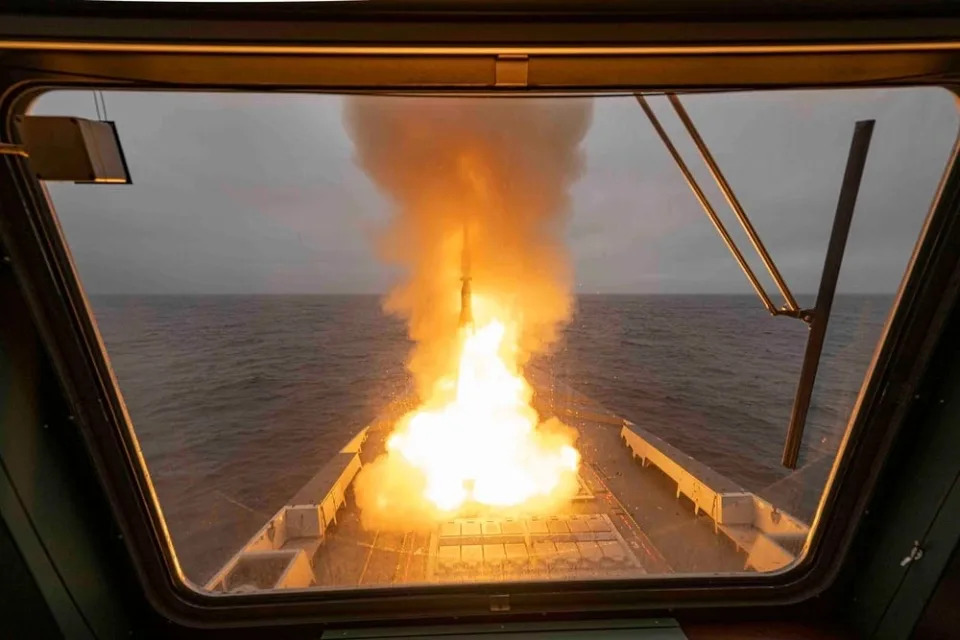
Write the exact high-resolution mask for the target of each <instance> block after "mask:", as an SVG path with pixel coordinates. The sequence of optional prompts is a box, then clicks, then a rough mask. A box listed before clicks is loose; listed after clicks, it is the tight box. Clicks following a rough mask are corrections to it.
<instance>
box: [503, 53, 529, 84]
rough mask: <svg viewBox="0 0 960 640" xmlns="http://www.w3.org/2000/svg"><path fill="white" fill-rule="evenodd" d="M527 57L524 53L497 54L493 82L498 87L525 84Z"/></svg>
mask: <svg viewBox="0 0 960 640" xmlns="http://www.w3.org/2000/svg"><path fill="white" fill-rule="evenodd" d="M529 62H530V60H529V58H528V57H527V56H525V55H508V54H504V55H499V56H497V62H496V78H495V83H496V86H498V87H525V86H527V71H528V66H529Z"/></svg>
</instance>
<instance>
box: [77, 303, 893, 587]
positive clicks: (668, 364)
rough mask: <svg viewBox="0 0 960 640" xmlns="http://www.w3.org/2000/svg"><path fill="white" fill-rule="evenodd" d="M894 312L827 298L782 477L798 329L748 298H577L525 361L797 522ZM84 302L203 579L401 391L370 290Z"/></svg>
mask: <svg viewBox="0 0 960 640" xmlns="http://www.w3.org/2000/svg"><path fill="white" fill-rule="evenodd" d="M802 302H806V303H808V304H809V303H810V302H811V301H810V300H807V301H802ZM891 302H892V297H891V296H840V297H838V299H837V301H836V302H835V304H834V310H833V314H832V317H831V320H830V329H829V331H828V334H827V344H826V346H825V349H824V354H823V358H822V360H821V365H820V370H819V375H818V380H817V386H816V388H815V393H814V401H813V406H812V410H811V413H810V417H809V420H808V425H807V430H806V435H805V440H804V448H803V451H802V455H801V469H800V470H798V471H797V472H794V473H788V472H787V470H785V469H783V468H782V467H780V464H779V459H780V452H781V449H782V446H783V439H784V435H785V431H786V425H787V422H788V419H789V414H790V408H791V405H792V402H793V395H794V392H795V390H796V382H797V377H798V375H799V371H800V364H801V359H802V356H803V349H804V345H805V341H806V336H807V333H808V330H807V328H806V326H805V325H804V324H803V323H801V322H798V321H796V320H793V319H789V318H772V317H770V316H769V315H768V314H767V313H766V312H765V311H764V310H763V308H762V307H761V306H760V304H759V302H758V301H757V300H756V299H755V298H753V297H750V296H600V295H597V296H581V297H579V298H578V300H577V305H576V309H577V310H576V314H575V315H574V317H573V318H572V319H571V321H570V323H569V324H568V325H567V326H566V328H565V331H564V334H563V338H562V340H561V341H560V342H559V343H558V344H557V345H556V348H555V349H554V351H553V352H552V353H550V354H548V355H545V356H542V357H539V358H537V360H536V361H534V362H533V363H531V366H534V367H536V368H537V369H538V370H539V371H543V372H545V373H546V374H547V375H549V376H551V377H552V378H553V379H554V380H555V381H557V382H561V383H563V384H565V385H569V386H570V387H572V388H574V389H575V390H577V391H579V392H581V393H583V394H586V395H587V396H590V397H591V398H592V399H594V400H595V401H597V402H599V403H601V404H602V405H604V406H605V407H606V408H607V409H609V410H610V411H613V412H615V413H617V414H618V415H621V416H623V417H624V418H627V419H629V420H631V421H633V422H635V423H637V424H639V425H642V426H643V427H645V428H647V429H649V430H651V431H653V432H654V433H656V434H657V435H659V436H661V437H663V438H664V439H666V440H667V441H669V442H671V443H672V444H674V445H675V446H677V447H679V448H680V449H681V450H683V451H685V452H686V453H688V454H690V455H692V456H693V457H695V458H697V459H698V460H700V461H701V462H704V463H706V464H708V465H709V466H711V467H713V468H714V469H715V470H717V471H718V472H720V473H722V474H724V475H726V476H728V477H729V478H731V479H733V480H735V481H736V482H738V483H740V484H741V485H742V486H744V487H745V488H746V489H748V490H750V491H755V492H757V493H759V494H761V495H764V496H766V497H768V498H769V499H771V500H773V501H774V502H775V503H776V504H777V505H778V506H781V507H782V508H784V509H785V510H787V511H789V512H791V513H794V514H795V515H798V516H800V517H804V518H809V517H810V516H811V515H812V513H813V511H814V509H815V508H816V503H817V500H818V499H819V496H820V494H821V491H822V488H823V485H824V481H825V478H826V474H827V472H828V470H829V466H830V464H831V462H832V460H833V457H834V456H835V454H836V451H837V447H838V446H839V443H840V439H841V437H842V435H843V432H844V430H845V428H846V424H847V420H848V418H849V414H850V410H851V408H852V407H853V404H854V401H855V399H856V396H857V393H858V391H859V389H860V386H861V384H862V382H863V378H864V374H865V372H866V370H867V368H868V366H869V362H870V359H871V356H872V355H873V352H874V349H875V347H876V345H877V340H878V338H879V337H880V335H881V332H882V328H883V323H884V321H885V319H886V315H887V313H888V312H889V309H890V305H891ZM92 303H93V307H94V311H95V315H96V317H97V321H98V324H99V327H100V331H101V333H102V335H103V338H104V341H105V343H106V346H107V351H108V353H109V356H110V360H111V363H112V365H113V367H114V370H115V372H116V375H117V379H118V382H119V385H120V389H121V392H122V393H123V397H124V399H125V401H126V403H127V406H128V409H129V412H130V415H131V419H132V420H133V423H134V428H135V431H136V433H137V435H138V437H139V439H140V443H141V446H142V448H143V452H144V455H145V457H146V460H147V465H148V468H149V471H150V473H151V476H152V478H153V481H154V484H155V486H156V489H157V493H158V496H159V499H160V504H161V507H162V509H163V512H164V516H165V518H166V521H167V524H168V526H169V528H170V531H171V535H172V537H173V541H174V546H175V548H176V550H177V554H178V556H179V558H180V562H181V564H182V566H183V568H184V571H185V572H186V574H187V576H188V577H190V578H191V579H193V580H194V581H195V582H198V583H201V584H202V583H203V582H205V581H206V579H207V578H208V577H209V576H210V575H211V574H212V573H213V572H214V571H216V570H217V569H218V568H219V567H220V566H221V565H222V564H223V563H224V562H225V561H226V560H227V559H228V558H229V557H230V556H231V555H232V554H233V553H235V552H236V550H237V549H238V548H239V547H240V546H241V545H242V544H243V543H244V542H245V541H246V540H247V539H248V538H249V537H250V536H251V535H252V534H253V533H254V532H255V531H256V530H257V529H259V528H260V527H261V526H262V525H263V523H264V522H265V521H266V520H267V519H268V518H269V517H271V516H272V515H273V513H275V512H276V510H277V509H279V508H280V506H282V505H283V504H284V502H285V501H286V499H287V498H289V497H290V496H291V495H293V494H294V493H295V492H296V491H297V490H298V489H299V488H300V487H301V486H302V485H303V484H304V483H305V482H306V481H307V480H308V479H309V478H310V477H311V476H312V475H313V474H314V473H315V472H316V470H317V469H318V468H319V467H320V466H321V465H322V464H324V463H325V462H326V461H327V460H328V459H329V457H330V456H331V455H332V454H333V453H335V452H336V451H337V450H338V449H339V448H340V447H341V446H342V445H343V444H344V442H345V441H346V440H347V439H348V438H349V437H350V436H352V435H353V434H354V433H355V432H356V431H357V430H359V429H360V428H361V427H363V426H364V425H365V424H367V423H368V422H370V421H371V420H372V419H373V418H374V417H375V416H376V415H377V414H378V413H379V412H380V410H382V409H383V408H384V407H385V406H386V405H387V403H388V402H389V401H390V400H391V399H394V398H398V397H402V396H404V395H406V394H407V393H409V392H410V389H411V386H410V382H409V379H408V375H407V373H406V371H405V369H404V361H405V358H406V356H407V353H408V350H409V348H410V343H409V342H408V341H407V339H406V332H405V328H404V326H403V324H402V322H400V321H399V320H397V319H395V318H391V317H389V316H386V315H384V314H383V313H382V312H381V309H380V301H379V299H378V298H377V297H375V296H95V297H94V298H93V299H92Z"/></svg>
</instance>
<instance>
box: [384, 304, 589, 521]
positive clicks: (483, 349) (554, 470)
mask: <svg viewBox="0 0 960 640" xmlns="http://www.w3.org/2000/svg"><path fill="white" fill-rule="evenodd" d="M509 333H514V334H515V332H509ZM506 341H508V331H507V328H506V326H505V325H504V323H503V322H502V321H500V320H496V319H494V320H491V321H489V322H488V323H487V324H485V325H483V326H482V327H480V328H479V329H477V330H476V332H472V333H471V332H469V331H468V330H463V339H462V344H461V352H460V361H459V367H458V371H457V375H456V379H455V380H452V379H451V378H449V377H446V378H443V379H441V380H440V382H439V383H438V386H439V391H440V392H441V393H442V392H443V390H444V389H448V388H449V387H450V386H451V385H453V386H454V387H455V391H454V397H453V399H452V401H450V402H447V403H444V404H442V405H441V406H439V407H436V408H424V409H420V410H417V411H414V412H413V413H411V414H408V415H407V416H405V417H404V418H403V419H402V420H401V421H400V423H399V426H398V428H397V430H396V431H395V432H394V434H393V435H392V436H390V438H389V440H388V441H387V450H388V451H390V452H391V453H398V454H400V455H402V456H403V457H404V458H405V459H406V461H407V462H409V463H410V464H411V465H413V466H414V467H416V468H417V469H419V470H420V471H421V472H423V474H424V476H425V481H426V482H425V488H424V495H425V497H426V498H427V499H428V500H429V501H430V502H432V503H433V504H434V505H435V506H436V507H437V508H438V509H440V510H442V511H454V510H457V509H459V508H460V507H462V506H463V505H464V504H467V503H471V502H472V503H477V504H480V505H487V506H492V507H513V506H518V505H522V504H524V503H525V502H528V501H530V500H532V499H536V498H544V497H549V496H550V495H551V494H552V493H554V492H555V491H558V490H563V489H564V488H567V487H571V486H576V485H575V478H576V473H577V467H578V465H579V462H580V455H579V454H578V453H577V450H576V449H574V448H573V447H572V446H571V445H570V443H569V442H568V441H567V439H566V438H563V437H556V436H555V434H551V433H549V432H543V433H541V432H540V431H539V430H538V429H537V426H538V423H539V417H538V415H537V412H536V411H535V410H534V409H533V408H532V407H531V406H530V400H531V397H532V390H531V388H530V385H529V384H527V382H526V380H524V379H523V377H521V376H520V375H518V374H517V373H516V371H515V369H516V365H515V363H513V362H510V358H509V354H510V353H511V352H515V351H516V350H515V348H511V346H512V345H509V344H505V342H506ZM427 404H428V406H429V405H430V403H429V402H428V403H427Z"/></svg>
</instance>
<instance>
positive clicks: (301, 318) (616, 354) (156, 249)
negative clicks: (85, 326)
mask: <svg viewBox="0 0 960 640" xmlns="http://www.w3.org/2000/svg"><path fill="white" fill-rule="evenodd" d="M95 104H96V110H95V109H94V105H95ZM32 114H33V115H69V116H76V117H81V118H88V119H93V120H96V119H104V118H106V119H108V120H110V121H112V122H114V123H115V126H116V130H117V132H118V134H119V138H120V140H121V142H122V145H123V149H124V154H125V159H126V163H127V166H128V168H129V173H130V176H131V177H132V184H130V185H89V184H64V183H50V184H49V185H48V189H49V191H50V195H51V197H52V201H53V203H54V204H55V206H56V209H57V211H58V216H59V223H60V224H61V226H62V228H63V232H64V235H65V238H66V241H67V243H68V245H69V247H70V249H71V252H72V256H73V259H74V261H75V264H76V268H77V272H78V274H79V277H80V280H81V281H82V285H83V287H84V290H85V293H86V295H87V297H88V300H89V304H90V308H91V309H92V311H93V315H94V317H95V320H96V323H97V326H98V328H99V332H100V334H101V336H102V338H103V342H104V344H105V348H106V351H107V354H108V356H109V361H110V363H111V366H112V368H113V370H114V373H115V376H116V380H117V383H118V389H119V392H120V393H121V394H122V398H123V400H124V402H125V404H126V407H127V409H128V412H129V418H130V420H131V422H132V426H133V430H134V432H135V434H136V437H137V438H138V440H139V443H140V446H141V448H142V452H143V456H144V459H145V462H146V466H147V470H148V473H149V477H150V478H151V481H152V483H153V485H154V488H155V491H156V495H157V498H158V500H157V502H158V508H159V510H160V513H161V514H162V518H163V521H164V522H165V524H166V527H167V529H168V530H169V533H170V538H171V540H172V553H174V554H175V556H176V558H177V560H178V563H179V566H180V567H181V569H182V571H183V574H184V577H185V579H186V580H187V581H188V583H189V584H191V585H192V586H194V587H195V588H197V589H200V590H204V591H207V592H210V593H215V594H248V593H254V594H256V593H260V592H262V591H265V590H286V591H296V590H303V589H306V590H311V589H327V590H328V589H352V588H356V587H373V586H387V585H453V584H458V583H464V582H474V581H483V582H490V581H498V582H499V581H503V582H509V581H534V582H539V581H547V580H551V581H552V580H578V581H582V580H593V579H604V580H607V579H631V580H632V579H645V578H650V577H654V576H684V575H702V574H713V575H714V576H716V575H718V574H720V575H729V576H740V575H743V574H757V573H767V572H779V571H784V570H788V569H789V568H790V567H792V566H794V565H795V564H796V563H798V562H799V561H801V560H802V558H803V555H804V553H805V548H806V544H807V541H808V540H809V539H810V536H811V535H815V533H816V531H811V528H812V523H814V522H815V516H816V514H817V511H818V506H819V505H820V504H821V500H822V498H823V496H824V494H825V492H826V491H828V490H829V485H830V483H829V478H830V472H831V468H832V467H833V465H834V464H835V462H836V461H837V459H838V456H840V455H842V449H843V447H842V443H843V440H844V434H845V433H846V431H847V426H848V424H849V423H850V422H851V416H852V412H853V410H854V407H855V404H856V400H857V397H858V393H859V392H860V390H861V387H862V386H863V384H864V381H865V379H866V377H868V376H869V374H870V363H871V358H872V356H873V354H874V353H875V351H876V350H877V349H878V346H879V345H880V344H881V340H882V336H883V333H884V326H885V322H886V320H887V318H888V315H889V314H890V312H891V309H892V308H893V306H894V301H895V298H896V294H897V291H898V287H899V286H900V283H901V279H902V277H903V274H904V272H905V270H906V269H907V268H908V264H909V261H910V257H911V252H912V250H913V247H914V245H915V244H916V242H917V239H918V236H919V234H920V232H921V229H922V227H923V222H924V219H925V217H926V215H927V213H928V211H929V210H930V207H931V203H932V201H933V200H934V198H935V195H936V191H937V185H938V182H939V180H940V179H941V176H942V175H943V173H944V168H945V166H946V164H947V162H948V161H949V159H950V157H951V153H952V148H953V143H954V139H955V135H956V130H957V113H956V108H955V104H954V99H953V97H952V96H951V95H950V94H949V93H948V92H946V91H943V90H940V89H929V88H924V89H921V88H917V89H896V90H880V89H863V90H844V91H839V90H836V91H835V90H828V91H779V92H762V93H761V92H736V93H715V94H685V95H678V96H666V95H662V94H659V95H653V94H651V95H646V96H634V95H623V94H620V95H608V96H602V95H601V96H593V97H584V96H554V97H550V98H546V97H544V98H541V97H523V98H508V97H502V96H501V97H496V98H494V97H488V98H468V97H463V96H432V97H426V96H407V95H399V96H397V95H394V96H377V95H365V96H356V95H352V96H350V95H348V96H339V95H304V94H290V95H284V94H269V95H258V94H241V93H230V94H225V93H217V94H203V93H192V92H187V93H177V92H149V93H146V92H144V93H138V92H114V91H109V92H104V93H102V94H99V93H98V94H97V95H96V97H94V98H91V93H90V92H89V91H55V92H51V93H47V94H45V95H43V96H42V97H40V98H39V99H38V100H37V102H36V103H35V104H34V108H33V111H32ZM871 132H872V136H871ZM851 216H852V217H851ZM847 230H848V231H849V233H847ZM828 247H829V250H828ZM831 281H832V283H831ZM832 285H835V286H832ZM821 338H822V345H819V344H817V342H818V341H819V340H820V339H821ZM811 369H812V371H811Z"/></svg>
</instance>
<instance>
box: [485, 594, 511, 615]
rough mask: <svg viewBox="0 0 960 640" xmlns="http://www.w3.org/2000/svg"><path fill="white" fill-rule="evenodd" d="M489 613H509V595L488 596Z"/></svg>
mask: <svg viewBox="0 0 960 640" xmlns="http://www.w3.org/2000/svg"><path fill="white" fill-rule="evenodd" d="M490 611H510V595H509V594H506V593H501V594H497V595H493V596H490Z"/></svg>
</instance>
